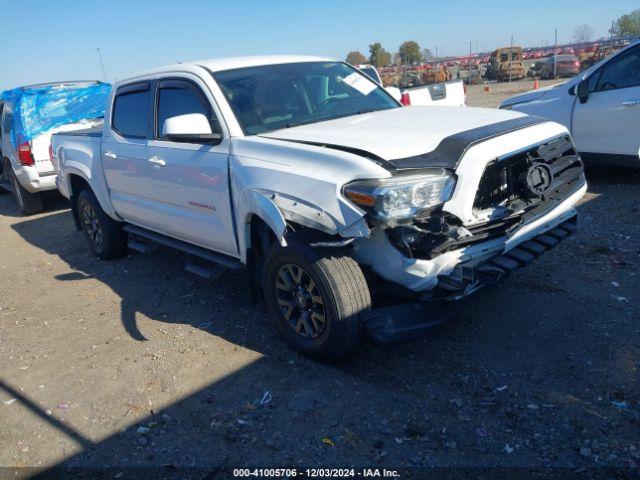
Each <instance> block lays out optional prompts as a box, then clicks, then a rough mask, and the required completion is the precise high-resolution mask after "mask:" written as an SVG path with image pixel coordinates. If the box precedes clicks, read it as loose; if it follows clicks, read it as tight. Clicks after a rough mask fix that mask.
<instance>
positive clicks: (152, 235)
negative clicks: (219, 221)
mask: <svg viewBox="0 0 640 480" xmlns="http://www.w3.org/2000/svg"><path fill="white" fill-rule="evenodd" d="M123 230H124V231H125V232H127V233H129V234H130V236H129V243H128V245H129V247H130V248H131V249H132V250H137V251H139V252H142V253H144V252H146V251H147V250H148V247H147V245H145V244H144V243H143V242H140V241H139V240H138V239H137V238H136V237H139V238H142V239H144V240H148V241H150V242H155V243H159V244H161V245H166V246H167V247H171V248H175V249H176V250H180V251H181V252H185V253H187V254H189V255H193V256H194V257H198V258H200V259H202V260H207V261H208V262H213V263H216V264H218V265H221V266H223V267H225V268H229V269H231V270H238V269H240V268H242V267H243V266H244V265H242V263H241V262H240V261H238V260H236V259H235V258H233V257H229V256H227V255H224V254H222V253H216V252H212V251H211V250H207V249H206V248H202V247H198V246H197V245H191V244H190V243H187V242H183V241H181V240H176V239H175V238H171V237H167V236H166V235H162V234H161V233H156V232H152V231H150V230H147V229H146V228H141V227H137V226H135V225H131V224H126V225H125V226H124V227H123ZM187 270H189V271H191V272H193V273H196V274H198V275H200V274H201V272H203V271H204V270H206V268H204V267H199V266H198V267H197V268H196V266H195V265H194V264H193V263H187ZM203 276H205V278H211V276H212V275H211V274H207V275H203Z"/></svg>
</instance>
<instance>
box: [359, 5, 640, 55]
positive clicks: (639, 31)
mask: <svg viewBox="0 0 640 480" xmlns="http://www.w3.org/2000/svg"><path fill="white" fill-rule="evenodd" d="M610 33H611V34H612V35H615V36H619V37H622V38H628V37H640V10H634V11H632V12H631V13H628V14H626V15H622V16H621V17H620V18H618V19H617V20H616V21H615V22H614V23H613V28H612V29H611V30H610ZM592 36H593V28H592V27H591V26H589V25H586V24H582V25H578V26H577V27H576V29H575V30H574V33H573V40H574V41H575V42H588V41H590V40H591V37H592ZM431 58H433V55H432V54H431V52H430V51H429V49H428V48H425V49H424V50H423V49H421V48H420V45H419V44H418V42H415V41H413V40H409V41H406V42H404V43H402V45H400V47H399V48H398V51H397V52H395V53H390V52H388V51H387V50H385V49H384V47H383V46H382V44H381V43H380V42H375V43H372V44H371V45H369V56H368V57H366V56H365V55H364V54H362V53H361V52H359V51H357V50H353V51H351V52H349V53H348V54H347V62H348V63H350V64H351V65H361V64H371V65H373V66H374V67H376V68H383V67H388V66H390V65H415V64H419V63H422V62H424V61H425V60H430V59H431Z"/></svg>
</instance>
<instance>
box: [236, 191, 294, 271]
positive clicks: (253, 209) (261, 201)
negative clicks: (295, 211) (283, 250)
mask: <svg viewBox="0 0 640 480" xmlns="http://www.w3.org/2000/svg"><path fill="white" fill-rule="evenodd" d="M239 205H240V206H241V207H240V209H239V211H238V218H239V219H240V220H241V223H240V225H239V232H238V244H239V245H238V246H239V248H240V260H241V261H242V262H243V263H246V261H247V249H248V248H249V247H250V246H251V217H252V216H253V215H256V216H257V217H259V218H260V219H261V220H262V221H263V222H264V223H265V224H267V225H268V226H269V228H270V229H271V231H272V232H273V234H274V235H275V236H276V238H277V239H278V242H279V243H280V245H282V246H283V247H284V246H286V245H287V243H286V241H285V238H284V236H285V232H286V230H287V222H286V220H285V219H284V216H283V215H282V213H281V212H280V210H279V209H278V207H277V206H276V204H275V203H273V201H272V200H271V199H269V198H268V197H267V195H265V194H264V193H263V192H260V191H258V190H255V189H247V190H245V191H244V192H243V193H242V197H241V198H240V202H239Z"/></svg>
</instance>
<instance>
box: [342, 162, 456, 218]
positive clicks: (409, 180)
mask: <svg viewBox="0 0 640 480" xmlns="http://www.w3.org/2000/svg"><path fill="white" fill-rule="evenodd" d="M455 183H456V180H455V177H454V175H453V174H452V173H449V172H448V171H447V170H443V169H436V170H430V171H428V172H422V173H420V174H419V175H406V176H396V177H391V178H384V179H380V180H362V181H356V182H352V183H349V184H347V185H345V186H344V188H343V189H342V193H343V195H344V196H345V197H346V198H348V199H349V200H351V201H352V202H353V203H355V204H356V205H358V206H359V207H361V208H362V209H363V210H366V211H368V212H370V213H371V214H372V215H373V216H374V217H376V218H378V219H379V220H390V219H399V218H407V217H411V216H413V215H415V214H416V213H419V212H420V211H422V210H427V209H429V208H432V207H435V206H437V205H441V204H443V203H444V202H446V201H447V200H449V199H450V198H451V195H452V194H453V187H454V186H455Z"/></svg>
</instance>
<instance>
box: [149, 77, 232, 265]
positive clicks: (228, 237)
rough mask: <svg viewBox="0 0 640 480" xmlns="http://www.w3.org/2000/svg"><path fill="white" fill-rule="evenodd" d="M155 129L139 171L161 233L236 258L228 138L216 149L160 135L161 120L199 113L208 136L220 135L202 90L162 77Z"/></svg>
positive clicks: (188, 81) (193, 80)
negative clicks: (206, 124)
mask: <svg viewBox="0 0 640 480" xmlns="http://www.w3.org/2000/svg"><path fill="white" fill-rule="evenodd" d="M154 103H155V108H156V115H155V125H154V129H153V138H152V139H150V141H149V146H148V150H147V154H148V156H149V157H150V158H151V159H153V160H154V162H153V163H147V164H146V165H145V167H144V179H145V180H144V181H145V183H146V184H147V185H148V192H149V193H148V199H149V200H150V202H151V204H152V205H153V206H154V210H155V215H156V218H158V220H159V222H160V225H159V228H161V229H162V231H163V233H166V234H168V235H170V236H172V237H176V238H179V239H181V240H185V241H188V242H190V243H195V244H197V245H200V246H202V247H205V248H209V249H212V250H216V251H219V252H222V253H225V254H228V255H233V256H235V255H237V253H238V249H237V245H236V240H235V233H234V232H235V229H234V224H233V216H232V213H231V208H232V207H231V199H230V194H229V173H228V155H229V145H230V139H229V137H228V135H225V136H224V138H223V140H222V142H221V143H220V144H218V145H212V144H207V143H186V142H177V141H171V140H169V139H167V138H165V137H164V136H163V125H164V122H165V120H166V119H168V118H170V117H175V116H179V115H187V114H194V113H199V114H203V115H205V116H206V117H207V119H209V123H210V125H211V130H212V131H213V132H214V133H220V134H225V133H226V132H225V131H224V127H223V125H222V123H221V121H220V118H221V117H220V115H219V113H218V112H217V109H216V107H214V105H215V102H214V101H213V97H212V96H211V94H210V93H209V92H208V88H207V87H206V85H204V83H202V82H201V81H200V80H199V79H198V78H197V77H195V76H193V77H190V78H187V77H180V78H177V77H167V78H161V79H159V80H158V82H157V86H156V92H155V102H154Z"/></svg>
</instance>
